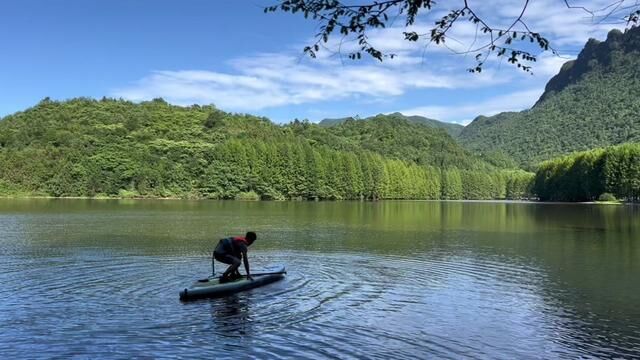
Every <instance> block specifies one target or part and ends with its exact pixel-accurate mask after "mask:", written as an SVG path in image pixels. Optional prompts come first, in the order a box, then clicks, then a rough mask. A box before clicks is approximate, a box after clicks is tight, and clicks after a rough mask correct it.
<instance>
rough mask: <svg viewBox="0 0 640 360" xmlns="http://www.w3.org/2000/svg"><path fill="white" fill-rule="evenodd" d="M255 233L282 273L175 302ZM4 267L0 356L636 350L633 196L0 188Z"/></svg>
mask: <svg viewBox="0 0 640 360" xmlns="http://www.w3.org/2000/svg"><path fill="white" fill-rule="evenodd" d="M247 230H254V231H256V232H257V233H258V240H257V241H256V243H255V244H254V245H253V246H252V247H251V249H250V253H249V259H250V261H251V264H252V268H253V269H255V271H258V270H259V268H260V267H265V266H267V265H269V264H272V263H282V264H285V265H286V266H287V270H288V274H287V276H286V278H285V280H283V281H280V282H277V283H274V284H271V285H268V286H266V287H263V288H258V289H254V290H251V291H248V292H244V293H240V294H237V295H235V296H230V297H226V298H220V299H205V300H200V301H194V302H188V303H183V302H180V301H179V298H178V292H179V291H180V290H181V289H183V288H184V287H186V286H188V285H189V284H191V283H192V282H193V281H194V280H195V279H198V278H203V277H206V276H208V275H210V274H211V250H212V249H213V247H214V246H215V244H216V243H217V240H218V239H219V238H221V237H224V236H227V235H242V234H243V233H244V232H245V231H247ZM0 264H2V265H1V268H0V284H2V291H0V324H2V325H0V326H1V327H2V330H1V331H0V354H2V355H3V357H5V358H12V357H18V358H25V357H26V358H40V357H41V358H52V357H56V358H68V357H80V358H125V357H126V358H131V357H154V358H155V357H160V358H166V357H182V358H194V357H216V358H238V357H253V358H260V359H266V358H281V357H285V358H340V359H350V358H354V359H355V358H381V359H382V358H384V359H386V358H394V359H414V358H416V357H418V358H425V357H428V358H441V357H446V358H460V357H467V358H504V359H516V358H517V359H528V358H531V359H535V358H571V359H573V358H577V357H624V358H632V357H640V306H639V304H640V280H639V279H640V207H638V206H630V205H626V206H603V205H585V204H534V203H502V202H418V201H415V202H413V201H406V202H402V201H398V202H393V201H389V202H234V201H227V202H225V201H178V200H175V201H174V200H165V201H162V200H62V199H57V200H56V199H0ZM222 269H223V268H222V266H218V268H217V270H222ZM242 271H244V269H243V268H242Z"/></svg>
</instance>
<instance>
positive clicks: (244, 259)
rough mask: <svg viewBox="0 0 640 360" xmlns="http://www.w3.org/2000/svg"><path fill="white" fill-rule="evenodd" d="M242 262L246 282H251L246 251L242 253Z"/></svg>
mask: <svg viewBox="0 0 640 360" xmlns="http://www.w3.org/2000/svg"><path fill="white" fill-rule="evenodd" d="M242 261H244V269H245V271H246V272H247V280H253V278H252V277H251V272H249V258H248V257H247V250H246V249H244V250H243V251H242Z"/></svg>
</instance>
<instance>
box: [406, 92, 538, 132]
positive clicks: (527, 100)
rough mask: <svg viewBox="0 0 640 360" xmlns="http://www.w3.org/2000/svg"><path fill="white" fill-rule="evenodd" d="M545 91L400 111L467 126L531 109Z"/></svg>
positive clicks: (515, 93)
mask: <svg viewBox="0 0 640 360" xmlns="http://www.w3.org/2000/svg"><path fill="white" fill-rule="evenodd" d="M542 92H543V89H540V88H536V89H531V90H525V91H519V92H513V93H510V94H506V95H500V96H495V97H492V98H490V99H488V100H484V101H479V102H473V103H463V104H455V105H448V106H438V105H433V106H421V107H416V108H412V109H405V110H400V112H401V113H403V114H405V115H420V116H424V117H428V118H431V119H438V120H442V121H448V122H454V123H458V124H462V125H467V124H468V123H470V122H471V120H473V119H474V118H475V117H476V116H478V115H485V116H491V115H495V114H497V113H500V112H503V111H520V110H525V109H527V108H529V107H531V106H532V105H533V104H534V103H535V102H536V101H537V100H538V98H539V97H540V95H542Z"/></svg>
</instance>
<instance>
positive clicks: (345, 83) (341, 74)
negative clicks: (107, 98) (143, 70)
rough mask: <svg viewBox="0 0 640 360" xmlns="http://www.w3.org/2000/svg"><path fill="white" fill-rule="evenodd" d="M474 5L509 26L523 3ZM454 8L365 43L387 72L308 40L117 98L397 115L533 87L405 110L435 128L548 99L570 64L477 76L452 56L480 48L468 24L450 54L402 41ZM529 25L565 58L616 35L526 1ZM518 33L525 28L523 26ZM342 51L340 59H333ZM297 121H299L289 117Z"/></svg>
mask: <svg viewBox="0 0 640 360" xmlns="http://www.w3.org/2000/svg"><path fill="white" fill-rule="evenodd" d="M577 1H578V0H572V1H570V2H571V3H576V5H580V6H585V7H588V8H591V9H602V8H603V7H604V6H605V5H607V4H608V3H610V1H611V0H581V1H580V3H579V4H578V3H577ZM469 3H470V5H471V6H472V7H473V8H474V10H476V11H477V13H478V15H480V16H481V17H483V18H484V19H486V20H487V22H489V23H490V24H496V26H505V27H506V26H509V25H510V24H511V22H512V21H513V19H514V18H516V17H517V16H518V15H519V13H520V11H521V6H522V4H524V1H523V0H496V1H490V2H489V1H479V0H472V1H470V2H469ZM452 4H453V3H446V2H442V4H441V5H440V3H439V4H438V6H437V7H435V8H434V10H433V12H431V13H427V14H426V15H421V16H420V17H419V18H418V22H417V23H416V25H414V26H412V27H411V28H408V29H407V28H405V27H404V26H402V24H403V21H404V19H403V18H402V17H399V18H398V19H397V20H396V22H395V24H392V26H390V27H388V28H385V29H378V30H373V31H370V32H369V33H368V36H369V41H370V43H371V44H373V45H374V46H376V47H377V48H379V49H381V50H384V51H385V52H387V53H394V54H396V55H397V57H396V58H394V59H386V60H385V61H384V62H383V63H378V62H377V61H375V60H371V59H369V58H366V56H365V59H364V60H362V61H352V60H349V59H345V55H346V54H348V53H349V52H351V51H354V50H356V49H357V43H356V42H355V41H354V40H353V39H346V40H345V39H342V38H341V37H340V35H339V34H337V33H336V34H335V35H334V37H332V38H331V40H330V42H329V43H328V44H326V48H327V49H329V50H322V51H320V52H319V53H318V58H316V59H308V58H307V57H306V56H305V55H303V54H302V51H301V49H302V48H303V47H304V45H309V44H313V43H314V41H315V40H314V39H309V41H308V42H307V43H306V44H298V45H296V46H293V47H292V48H293V49H294V50H293V52H287V53H264V54H258V55H256V56H252V57H242V58H238V59H233V60H231V61H229V65H231V69H232V70H231V71H227V72H222V71H216V70H214V71H208V70H198V69H187V70H179V71H154V72H151V73H150V74H149V75H148V76H146V77H144V78H142V79H140V80H138V81H136V82H134V83H132V84H130V85H129V86H124V87H122V88H119V89H115V90H113V91H112V93H111V95H113V96H116V97H123V98H127V99H130V100H134V101H141V100H149V99H152V98H155V97H162V98H164V99H166V100H167V101H169V102H172V103H175V104H180V105H189V104H193V103H200V104H202V103H213V104H215V105H216V106H218V107H220V108H222V109H225V110H229V111H247V112H251V111H257V110H262V109H267V108H278V107H286V106H290V105H298V104H315V105H318V106H330V105H331V103H332V102H334V101H339V100H346V99H348V100H352V101H353V102H354V108H355V107H356V105H362V104H370V103H381V102H385V103H387V104H388V105H389V106H393V101H395V100H396V99H399V98H402V97H405V96H407V97H411V93H412V92H416V91H418V90H421V89H455V90H457V91H458V94H459V95H458V94H457V95H456V98H464V97H465V95H466V93H465V91H466V89H470V88H489V87H490V86H493V85H496V84H504V83H519V84H524V86H525V88H526V87H531V86H537V87H536V89H534V90H528V91H522V92H517V93H512V94H504V95H498V96H494V97H493V98H491V99H489V100H486V101H483V102H479V103H474V104H462V105H461V106H449V105H445V106H443V105H438V104H426V106H423V107H418V108H413V109H409V110H406V111H405V112H408V113H410V114H420V115H425V116H429V117H433V118H437V119H444V120H449V121H456V122H468V121H470V120H471V119H472V118H474V117H475V116H477V115H478V114H486V115H491V114H495V113H498V112H500V111H506V110H521V109H524V108H527V107H529V106H531V105H532V104H533V103H534V102H535V101H536V100H537V98H538V96H539V95H540V94H541V93H542V90H541V87H540V84H541V82H544V81H546V80H547V79H549V78H550V77H551V76H553V75H555V74H556V73H557V72H558V71H559V69H560V67H561V66H562V64H563V63H564V62H566V61H568V60H569V59H570V58H571V57H557V56H553V55H551V54H550V53H543V54H541V55H540V56H539V57H538V62H536V63H534V64H532V65H533V72H534V76H533V77H531V76H529V75H527V74H525V73H521V72H519V71H518V70H514V69H512V68H511V67H510V66H509V65H508V64H506V62H505V61H504V59H496V58H495V57H491V58H490V59H489V60H487V62H486V67H485V68H484V69H483V72H482V73H481V74H474V75H471V74H468V73H466V71H465V70H466V69H467V68H468V67H471V66H474V64H475V61H474V55H475V54H469V55H467V56H460V55H453V54H452V53H451V50H453V51H455V52H465V51H467V50H469V49H470V48H471V46H472V45H473V46H474V47H475V46H478V45H481V44H483V38H482V37H480V38H478V37H477V35H478V32H477V31H478V27H477V26H476V25H474V24H472V23H470V22H468V21H462V22H459V23H458V24H457V25H456V26H455V27H454V28H453V29H452V30H451V32H450V33H449V36H450V38H449V40H448V41H447V43H446V45H447V47H446V48H445V47H442V46H437V45H435V44H429V45H428V46H426V43H425V42H424V41H420V42H418V43H415V42H409V41H406V40H405V39H404V36H403V34H402V32H403V31H416V32H417V33H420V34H428V33H429V32H430V29H431V28H432V27H433V26H434V25H433V24H434V20H436V19H437V18H439V17H441V16H442V15H444V14H446V13H447V8H446V6H452ZM524 19H525V21H526V23H527V25H528V26H529V27H530V28H531V29H532V30H533V31H536V32H540V33H542V35H543V36H546V37H548V38H549V40H551V44H552V45H553V46H555V47H556V48H558V49H560V50H561V51H560V52H561V53H563V54H568V53H571V54H573V53H577V51H578V50H579V49H580V48H581V47H582V45H584V43H585V42H586V40H587V39H588V38H589V37H598V38H603V37H604V34H605V33H606V31H608V30H609V29H610V28H611V27H612V25H604V24H599V23H597V22H595V21H594V19H592V18H591V17H590V16H588V14H586V13H585V12H584V11H582V10H575V9H567V8H566V6H565V5H564V2H563V1H558V0H536V1H530V2H529V7H528V9H527V12H526V14H525V18H524ZM310 21H311V20H310ZM517 27H518V28H520V29H521V28H522V25H517ZM480 35H482V34H480ZM484 41H486V38H485V39H484ZM532 49H534V48H532ZM338 50H340V54H341V55H342V56H340V54H338V55H336V53H335V52H336V51H338ZM534 50H535V49H534ZM292 54H293V55H292ZM532 79H534V80H532ZM501 91H502V90H500V89H498V88H492V89H488V90H487V93H494V94H495V93H497V94H500V92H501ZM451 100H452V101H453V99H451ZM356 103H357V104H356ZM357 111H359V110H354V112H357ZM360 111H361V110H360ZM294 116H296V114H292V117H294Z"/></svg>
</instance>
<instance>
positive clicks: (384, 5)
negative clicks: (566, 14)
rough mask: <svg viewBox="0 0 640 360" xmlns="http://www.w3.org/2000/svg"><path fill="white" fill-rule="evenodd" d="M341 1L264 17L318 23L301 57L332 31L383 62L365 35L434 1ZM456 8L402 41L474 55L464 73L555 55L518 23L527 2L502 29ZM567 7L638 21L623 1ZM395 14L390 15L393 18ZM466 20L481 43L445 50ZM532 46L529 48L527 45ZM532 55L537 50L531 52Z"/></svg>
mask: <svg viewBox="0 0 640 360" xmlns="http://www.w3.org/2000/svg"><path fill="white" fill-rule="evenodd" d="M343 1H344V0H281V1H280V2H279V3H278V4H276V5H272V6H268V7H266V8H265V9H264V12H265V13H270V12H276V11H283V12H290V13H301V14H303V15H304V17H305V18H311V19H313V20H316V21H318V22H319V23H320V27H319V32H318V33H317V34H316V35H315V39H316V40H315V42H314V43H313V44H311V45H309V46H306V47H305V48H304V53H306V54H308V55H309V56H311V57H312V58H315V57H316V56H317V53H318V51H320V48H321V46H322V45H323V44H325V43H327V42H328V41H329V39H330V38H331V36H332V35H334V33H339V34H340V35H342V36H343V37H345V38H346V37H350V36H352V37H353V38H355V40H356V42H357V50H354V51H351V52H349V53H348V57H349V58H350V59H354V60H359V59H362V58H363V55H365V54H368V55H369V56H370V57H372V58H374V59H376V60H378V61H383V59H385V58H393V57H395V56H396V54H393V53H385V52H384V51H383V50H381V49H378V48H376V47H375V46H374V45H372V44H371V42H370V41H369V36H368V33H367V32H368V31H370V30H377V29H384V28H386V27H387V25H388V24H389V23H390V18H392V16H393V18H396V17H404V24H405V27H409V26H411V25H414V24H415V23H416V20H417V19H418V15H419V14H421V13H422V12H427V13H428V12H429V11H431V10H432V9H433V8H434V6H435V5H436V2H435V1H433V0H385V1H378V0H376V1H373V2H371V3H367V4H359V5H353V4H346V3H344V2H343ZM458 1H459V3H460V5H459V7H458V8H455V9H453V10H450V11H449V12H448V13H447V14H446V15H445V16H443V17H442V18H440V19H439V20H437V21H435V23H434V24H433V27H431V29H430V31H428V32H427V33H418V32H416V31H404V32H403V35H404V39H405V40H406V41H410V42H418V41H420V40H426V42H427V44H430V43H435V44H436V45H441V46H445V47H447V48H448V49H449V50H451V51H452V52H454V53H455V54H468V53H474V54H476V56H475V59H476V66H474V67H473V68H470V69H468V70H469V71H470V72H473V73H476V72H481V71H482V68H483V66H484V64H485V62H486V60H487V59H488V58H489V56H491V55H495V56H496V57H498V58H503V57H506V58H507V62H508V63H510V64H512V65H514V66H516V67H517V68H519V69H521V70H523V71H525V72H531V65H530V64H531V63H533V62H535V61H536V60H537V56H538V55H537V54H534V50H533V49H532V45H533V47H535V48H537V49H538V50H540V52H547V51H550V52H551V53H552V54H554V55H558V52H557V51H556V50H555V49H554V48H553V47H552V46H551V44H550V42H549V40H548V39H547V38H545V37H544V36H543V35H542V34H540V33H538V32H535V31H532V30H531V29H530V28H529V26H528V25H527V24H526V22H525V21H524V15H525V13H526V11H527V8H528V6H529V3H530V0H523V4H522V6H521V10H520V12H519V15H518V16H517V17H516V18H515V19H514V20H513V21H512V22H511V25H510V26H508V27H506V28H499V27H497V26H492V25H490V24H489V23H488V21H487V20H486V19H483V18H481V17H480V16H479V15H478V14H477V12H476V11H475V10H474V9H473V8H472V7H471V6H470V5H469V3H468V0H458ZM560 1H562V3H563V4H564V5H565V6H566V8H567V9H580V10H583V11H585V12H586V13H588V14H591V16H592V17H595V16H596V14H597V13H600V12H604V11H606V14H605V15H604V16H603V17H602V18H601V21H602V20H604V19H607V18H609V17H612V16H614V14H617V13H618V12H619V11H622V10H623V9H624V10H628V11H629V13H628V14H629V15H628V16H625V17H623V20H625V21H626V24H627V26H637V25H638V23H639V22H640V10H639V9H638V8H639V7H640V5H639V4H638V3H637V2H636V3H635V4H633V5H630V6H626V7H623V6H622V5H623V4H624V2H625V1H627V0H616V1H615V2H613V3H612V4H610V5H609V6H607V7H605V8H603V9H599V10H590V9H588V8H586V7H583V6H574V5H572V4H571V3H570V2H569V0H560ZM394 12H395V14H393V13H394ZM463 20H466V21H469V22H471V23H473V24H475V25H476V26H477V27H478V29H479V33H480V35H483V36H484V37H485V38H486V41H484V42H483V43H481V44H479V45H477V46H474V45H475V44H476V41H477V37H478V34H476V38H475V39H474V41H473V43H472V45H471V47H470V48H469V49H468V50H466V51H456V50H453V49H451V48H449V47H448V46H446V41H447V40H448V39H452V40H455V39H453V38H452V37H451V36H450V35H449V34H448V33H449V31H450V30H451V29H452V28H454V27H455V26H456V25H457V24H458V23H460V22H461V21H463ZM531 44H532V45H531ZM536 52H537V51H536Z"/></svg>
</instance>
